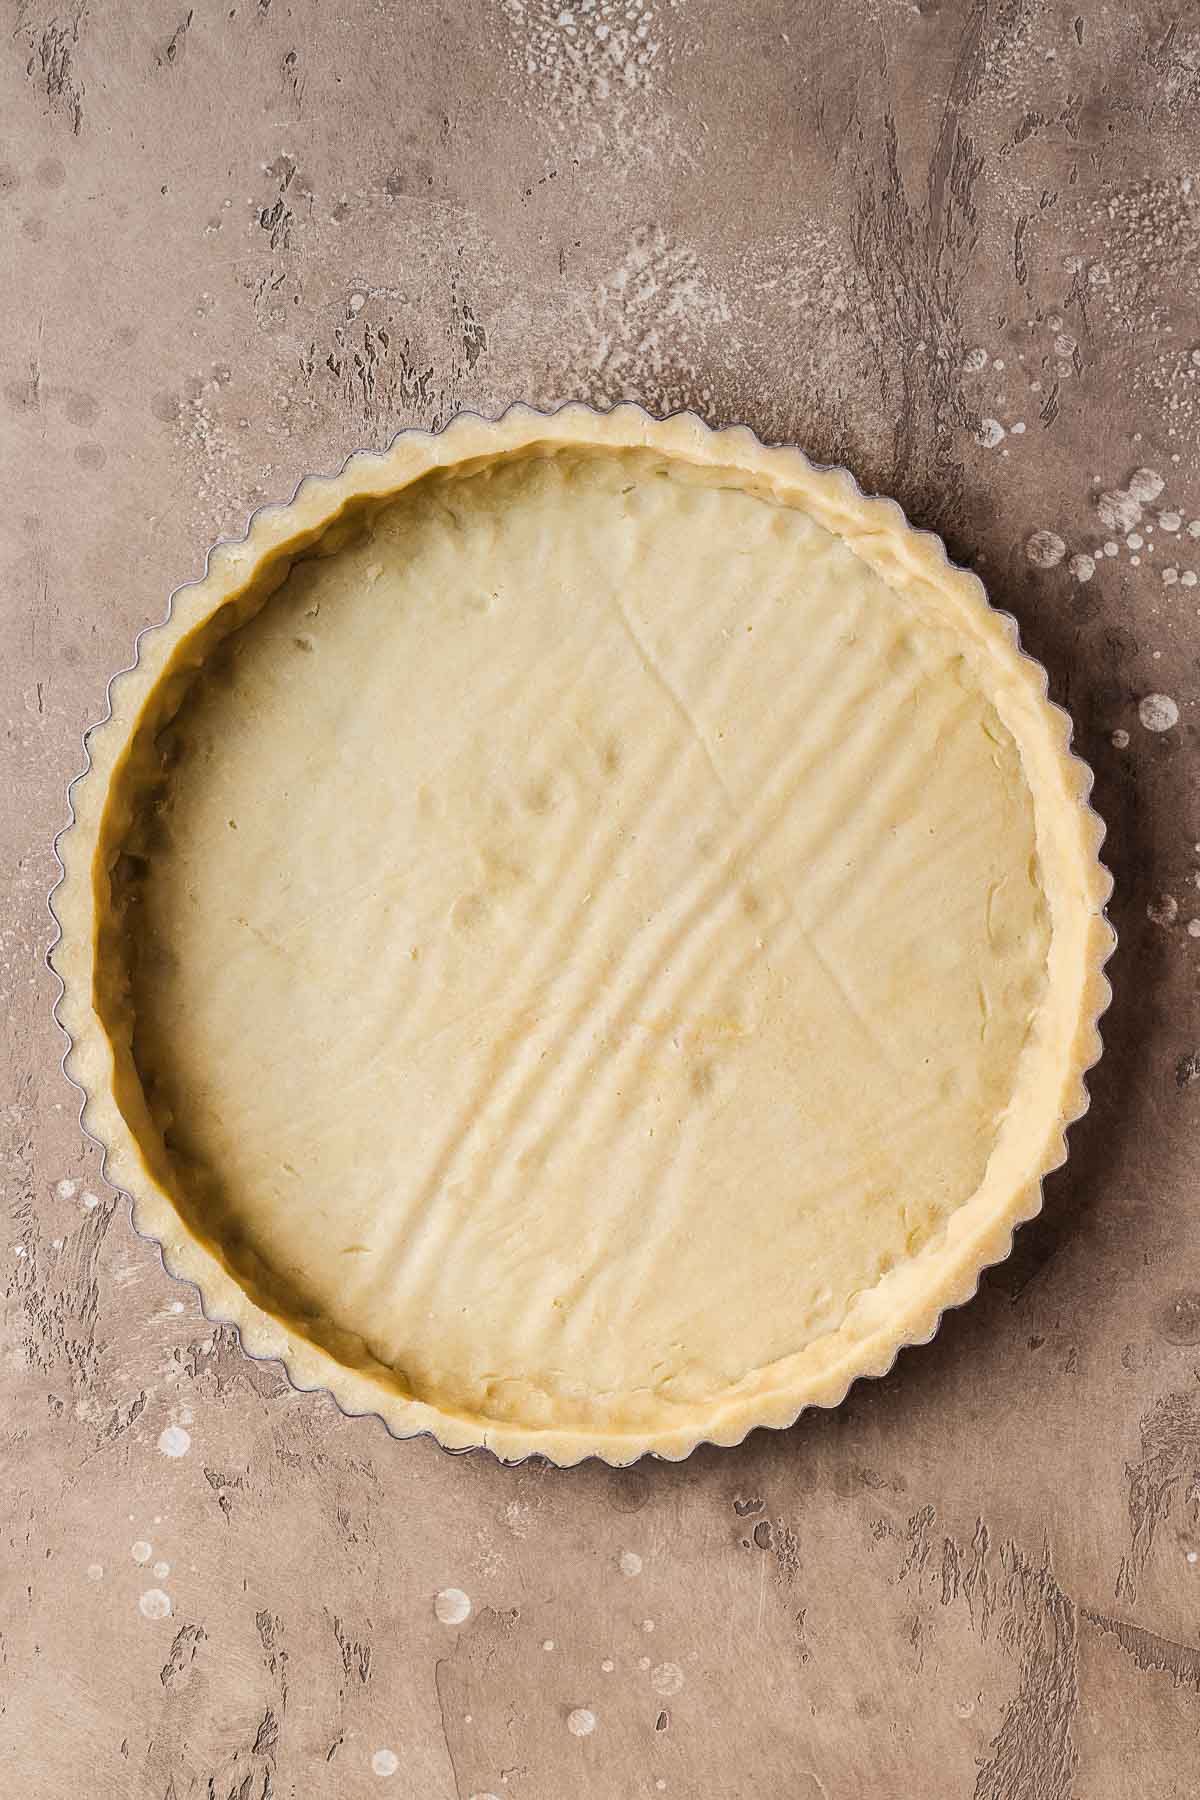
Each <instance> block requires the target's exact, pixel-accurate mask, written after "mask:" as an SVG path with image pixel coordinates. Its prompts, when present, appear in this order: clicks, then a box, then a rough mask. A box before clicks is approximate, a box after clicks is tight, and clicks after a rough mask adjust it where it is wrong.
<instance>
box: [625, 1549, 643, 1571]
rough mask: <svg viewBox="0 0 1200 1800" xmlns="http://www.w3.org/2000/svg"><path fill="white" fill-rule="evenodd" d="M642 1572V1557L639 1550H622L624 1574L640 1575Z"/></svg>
mask: <svg viewBox="0 0 1200 1800" xmlns="http://www.w3.org/2000/svg"><path fill="white" fill-rule="evenodd" d="M641 1572H642V1559H641V1557H640V1556H639V1555H638V1553H637V1551H636V1550H622V1552H621V1573H622V1575H640V1574H641Z"/></svg>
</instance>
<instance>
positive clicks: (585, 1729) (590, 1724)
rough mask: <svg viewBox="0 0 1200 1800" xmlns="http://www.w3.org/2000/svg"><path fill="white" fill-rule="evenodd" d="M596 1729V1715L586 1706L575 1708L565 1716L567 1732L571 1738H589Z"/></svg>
mask: <svg viewBox="0 0 1200 1800" xmlns="http://www.w3.org/2000/svg"><path fill="white" fill-rule="evenodd" d="M595 1729H596V1715H595V1713H594V1712H591V1711H589V1709H588V1708H587V1707H586V1706H577V1707H576V1708H575V1710H574V1712H570V1713H568V1714H567V1730H568V1731H569V1732H570V1733H571V1735H572V1737H590V1736H591V1735H592V1733H593V1731H595Z"/></svg>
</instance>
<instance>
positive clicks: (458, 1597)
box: [433, 1587, 471, 1625]
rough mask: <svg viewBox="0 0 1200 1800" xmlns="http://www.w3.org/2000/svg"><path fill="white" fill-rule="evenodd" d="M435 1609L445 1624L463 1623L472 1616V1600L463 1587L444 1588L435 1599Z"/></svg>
mask: <svg viewBox="0 0 1200 1800" xmlns="http://www.w3.org/2000/svg"><path fill="white" fill-rule="evenodd" d="M433 1610H434V1613H435V1614H436V1616H437V1618H438V1619H439V1620H440V1621H441V1623H442V1624H443V1625H462V1624H464V1623H465V1622H466V1620H467V1619H469V1618H470V1616H471V1602H470V1600H469V1599H468V1598H467V1596H466V1594H464V1593H463V1591H462V1589H461V1588H455V1587H450V1588H443V1589H442V1591H441V1593H440V1594H438V1595H437V1596H436V1597H435V1599H434V1602H433Z"/></svg>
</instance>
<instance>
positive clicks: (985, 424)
mask: <svg viewBox="0 0 1200 1800" xmlns="http://www.w3.org/2000/svg"><path fill="white" fill-rule="evenodd" d="M1005 435H1006V434H1005V430H1004V427H1003V425H1002V424H1001V423H1000V421H999V419H980V421H979V429H978V430H977V431H976V433H975V442H976V443H977V444H978V445H979V446H980V447H981V448H982V449H984V450H994V449H995V448H996V445H997V444H1002V443H1003V442H1004V438H1005Z"/></svg>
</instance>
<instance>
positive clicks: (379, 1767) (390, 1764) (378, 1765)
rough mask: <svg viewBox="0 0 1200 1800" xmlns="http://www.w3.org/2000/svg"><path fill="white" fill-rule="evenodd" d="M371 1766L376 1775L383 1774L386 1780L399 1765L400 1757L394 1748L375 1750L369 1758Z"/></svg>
mask: <svg viewBox="0 0 1200 1800" xmlns="http://www.w3.org/2000/svg"><path fill="white" fill-rule="evenodd" d="M371 1767H372V1769H373V1770H374V1771H375V1773H376V1775H380V1776H383V1777H384V1779H385V1780H386V1778H387V1777H388V1776H389V1775H394V1774H395V1773H396V1770H397V1769H398V1768H399V1767H400V1758H399V1757H398V1756H397V1755H396V1752H395V1751H394V1750H377V1751H376V1752H375V1754H374V1756H373V1757H372V1758H371Z"/></svg>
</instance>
